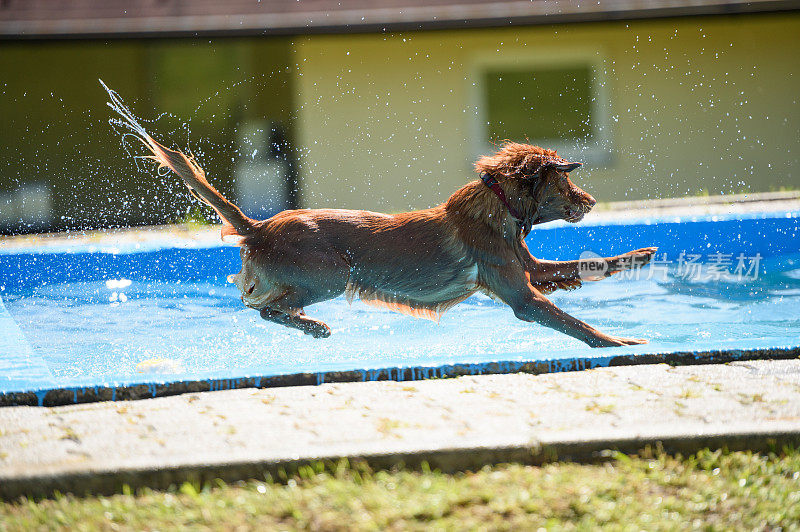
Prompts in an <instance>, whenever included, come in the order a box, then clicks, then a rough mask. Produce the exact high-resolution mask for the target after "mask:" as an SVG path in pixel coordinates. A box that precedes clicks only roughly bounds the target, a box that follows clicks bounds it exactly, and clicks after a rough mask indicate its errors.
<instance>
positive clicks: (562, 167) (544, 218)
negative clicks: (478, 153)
mask: <svg viewBox="0 0 800 532" xmlns="http://www.w3.org/2000/svg"><path fill="white" fill-rule="evenodd" d="M579 166H581V163H575V162H570V161H567V160H566V159H563V158H561V157H559V156H558V154H557V153H556V152H555V151H554V150H547V149H544V148H540V147H538V146H531V145H530V144H519V143H516V142H507V143H506V144H504V145H503V147H502V148H500V150H498V152H497V153H495V154H494V155H486V156H483V157H481V158H480V159H478V161H477V162H476V163H475V169H476V170H477V171H478V172H479V173H483V174H488V175H491V176H493V177H494V178H495V179H497V180H498V181H499V182H500V183H501V184H502V186H503V189H504V190H505V193H506V196H507V197H508V199H509V201H511V202H512V203H514V205H515V207H517V208H518V209H519V210H520V211H521V212H523V213H525V214H526V215H532V216H534V219H533V220H532V223H534V224H541V223H545V222H552V221H553V220H566V221H568V222H571V223H576V222H579V221H580V220H581V219H582V218H583V216H584V215H585V214H586V213H587V212H589V211H590V210H591V209H592V207H593V206H594V204H595V203H596V201H595V199H594V198H593V197H592V196H590V195H589V194H587V193H586V192H584V191H583V190H581V189H580V188H579V187H577V186H576V185H575V184H574V183H573V182H572V181H570V179H569V173H570V172H571V171H573V170H575V169H576V168H578V167H579ZM534 213H535V214H534Z"/></svg>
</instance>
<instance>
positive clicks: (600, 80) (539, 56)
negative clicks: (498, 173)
mask: <svg viewBox="0 0 800 532" xmlns="http://www.w3.org/2000/svg"><path fill="white" fill-rule="evenodd" d="M604 58H605V56H604V54H602V52H601V51H600V50H595V49H561V48H559V49H537V50H524V51H523V50H520V51H517V52H516V53H515V52H510V53H509V52H503V53H502V55H500V54H498V53H496V52H495V53H486V54H481V55H477V56H475V57H473V59H472V62H471V65H470V70H469V76H468V80H469V92H470V107H471V109H472V111H473V113H471V116H472V119H471V127H470V133H471V135H470V136H471V138H472V142H471V144H472V151H473V157H474V158H477V157H480V156H481V155H485V154H487V153H492V152H494V151H496V147H495V146H494V145H493V144H492V143H491V141H490V139H489V132H488V124H487V119H488V117H487V111H488V105H486V89H485V87H484V76H485V74H486V72H487V71H490V70H507V71H508V70H510V71H526V70H528V71H529V70H536V69H546V68H548V67H556V66H558V67H566V68H569V67H586V66H588V67H589V69H590V72H591V73H592V77H591V79H592V84H591V87H590V94H591V95H592V97H593V101H592V102H591V107H590V113H591V114H590V116H591V120H592V123H593V125H594V126H595V127H594V135H593V137H594V140H593V142H590V143H583V142H582V141H580V140H566V139H560V138H555V139H553V138H530V139H528V142H530V143H531V144H536V145H538V146H541V147H543V148H549V149H553V150H556V151H558V153H559V155H564V156H565V157H567V158H570V159H575V160H579V161H581V162H584V163H588V164H591V165H593V166H608V165H610V163H611V160H612V137H613V135H612V131H611V100H610V97H609V92H610V91H609V87H608V79H607V76H606V74H605V69H604ZM495 140H503V139H495ZM512 140H518V141H523V142H524V139H512Z"/></svg>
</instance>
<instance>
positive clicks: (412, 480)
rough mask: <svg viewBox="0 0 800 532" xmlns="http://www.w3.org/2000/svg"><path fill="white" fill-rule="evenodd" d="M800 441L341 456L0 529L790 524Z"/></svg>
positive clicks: (798, 484)
mask: <svg viewBox="0 0 800 532" xmlns="http://www.w3.org/2000/svg"><path fill="white" fill-rule="evenodd" d="M798 523H800V451H797V450H786V451H784V452H782V453H778V454H767V455H762V454H753V453H749V452H722V451H708V450H706V451H701V452H699V453H697V454H695V455H692V456H689V457H681V456H670V455H667V454H663V453H645V454H642V455H640V456H635V457H632V456H626V455H619V454H617V455H613V456H612V457H611V458H610V459H609V460H608V461H605V462H601V463H594V464H576V463H566V462H556V463H551V464H547V465H544V466H541V467H533V466H523V465H519V464H505V465H498V466H491V467H490V466H487V467H485V468H483V469H481V470H480V471H476V472H464V473H457V474H443V473H439V472H436V471H429V470H426V469H423V470H422V471H410V470H403V469H400V470H397V471H375V472H374V471H370V470H369V469H368V468H367V467H366V466H363V465H352V466H351V465H347V464H346V463H340V464H338V465H335V466H328V467H325V466H323V464H318V465H317V467H316V469H314V468H312V467H306V468H303V469H301V471H300V474H299V475H298V476H296V477H293V478H289V479H275V480H273V479H266V480H262V481H256V480H253V481H249V482H242V483H235V484H225V483H222V482H217V483H215V484H211V485H205V486H197V485H193V484H190V483H186V484H183V485H182V486H180V487H177V488H175V489H172V490H168V491H151V490H147V489H145V490H142V491H139V492H136V493H131V492H130V491H129V490H127V491H126V492H125V493H121V494H117V495H112V496H108V497H73V496H58V497H56V498H54V499H45V500H40V501H32V500H21V501H15V502H9V503H0V530H31V529H45V528H46V529H64V530H67V529H69V530H95V529H107V530H131V529H132V530H171V529H175V528H176V527H189V528H191V529H195V530H196V529H201V530H202V529H226V530H233V529H256V530H276V529H277V530H292V529H314V530H376V529H381V530H384V529H388V530H401V529H402V530H406V529H411V530H414V529H418V530H421V529H430V528H434V529H444V530H451V529H501V530H503V529H505V530H527V529H534V530H535V529H537V528H539V527H544V528H546V529H583V530H591V529H594V528H596V527H598V526H603V527H606V528H607V529H612V530H617V529H619V530H642V529H645V530H675V529H679V528H680V529H683V528H701V529H704V530H730V529H740V530H741V529H748V530H754V529H758V530H763V529H777V528H783V529H784V530H800V524H798Z"/></svg>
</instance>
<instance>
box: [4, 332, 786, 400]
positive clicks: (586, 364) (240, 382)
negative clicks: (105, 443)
mask: <svg viewBox="0 0 800 532" xmlns="http://www.w3.org/2000/svg"><path fill="white" fill-rule="evenodd" d="M798 357H800V345H797V346H792V347H764V348H754V349H723V350H707V351H678V352H666V353H651V354H624V355H608V356H603V355H601V356H581V357H573V358H559V359H546V360H538V361H508V360H506V361H494V362H480V363H464V364H445V365H441V366H435V367H423V366H408V367H388V368H379V369H369V370H361V369H353V370H336V371H334V370H331V371H323V372H305V373H291V374H283V375H255V376H249V377H238V378H229V379H202V380H178V381H172V382H163V383H142V384H132V385H122V386H81V387H65V388H42V389H35V390H29V391H20V392H5V393H0V407H7V406H45V407H52V406H64V405H71V404H84V403H95V402H101V401H130V400H139V399H152V398H156V397H168V396H173V395H181V394H185V393H196V392H208V391H221V390H232V389H239V388H277V387H288V386H315V385H320V384H324V383H343V382H369V381H382V380H392V381H400V382H405V381H415V380H424V379H430V378H453V377H461V376H466V375H497V374H508V373H529V374H534V375H541V374H546V373H559V372H566V371H582V370H586V369H593V368H599V367H614V366H635V365H645V364H669V365H671V366H685V365H700V364H722V363H726V362H737V361H746V360H787V359H793V358H798Z"/></svg>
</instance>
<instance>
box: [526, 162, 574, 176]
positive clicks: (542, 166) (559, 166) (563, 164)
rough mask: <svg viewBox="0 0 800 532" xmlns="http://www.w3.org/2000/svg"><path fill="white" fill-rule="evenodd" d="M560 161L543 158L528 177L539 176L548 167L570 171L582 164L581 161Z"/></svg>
mask: <svg viewBox="0 0 800 532" xmlns="http://www.w3.org/2000/svg"><path fill="white" fill-rule="evenodd" d="M561 161H564V159H561ZM561 161H552V160H551V161H547V160H545V161H544V162H542V163H541V164H540V165H539V166H538V167H537V168H536V170H534V172H533V173H532V174H530V177H539V176H541V175H542V172H544V171H545V170H547V169H548V168H555V169H556V170H561V171H562V172H571V171H573V170H575V169H576V168H578V167H580V166H583V163H570V162H567V161H564V162H561Z"/></svg>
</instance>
